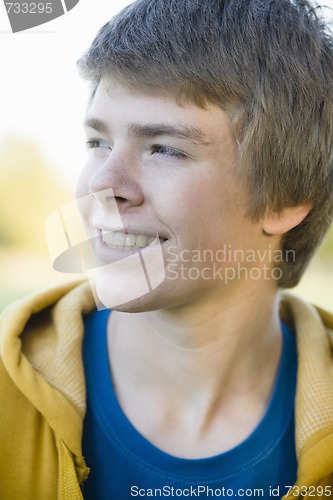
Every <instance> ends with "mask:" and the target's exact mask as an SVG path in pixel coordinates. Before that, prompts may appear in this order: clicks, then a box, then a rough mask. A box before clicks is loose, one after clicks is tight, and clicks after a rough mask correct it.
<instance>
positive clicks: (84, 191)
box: [75, 166, 92, 199]
mask: <svg viewBox="0 0 333 500" xmlns="http://www.w3.org/2000/svg"><path fill="white" fill-rule="evenodd" d="M91 175H92V173H91V169H89V168H88V167H87V166H85V167H84V168H83V170H82V172H81V174H80V176H79V178H78V180H77V183H76V188H75V198H76V199H78V198H82V197H83V196H87V195H88V194H89V181H90V178H91Z"/></svg>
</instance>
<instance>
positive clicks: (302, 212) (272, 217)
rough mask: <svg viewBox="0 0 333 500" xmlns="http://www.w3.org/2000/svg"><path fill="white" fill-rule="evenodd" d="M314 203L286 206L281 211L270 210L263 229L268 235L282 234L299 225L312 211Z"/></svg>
mask: <svg viewBox="0 0 333 500" xmlns="http://www.w3.org/2000/svg"><path fill="white" fill-rule="evenodd" d="M311 209H312V205H310V204H307V205H299V206H297V207H288V208H284V209H283V210H282V211H281V212H269V213H268V214H267V215H266V216H265V217H264V219H263V223H262V229H263V232H264V233H265V234H267V235H279V234H280V235H281V234H284V233H287V232H288V231H290V230H291V229H293V228H294V227H296V226H298V225H299V224H300V223H301V222H302V221H303V220H304V219H305V217H306V216H307V215H308V214H309V213H310V211H311Z"/></svg>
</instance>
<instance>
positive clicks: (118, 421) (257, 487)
mask: <svg viewBox="0 0 333 500" xmlns="http://www.w3.org/2000/svg"><path fill="white" fill-rule="evenodd" d="M109 313H110V311H108V310H103V311H94V312H93V313H92V314H90V316H88V317H87V318H86V321H85V335H84V343H83V358H84V367H85V376H86V385H87V413H86V417H85V420H84V429H83V455H84V457H85V459H86V463H87V466H88V467H90V468H91V472H90V475H89V478H88V480H87V481H86V483H85V484H84V485H83V495H84V498H85V500H111V499H114V500H123V499H124V500H126V499H132V498H135V497H137V498H149V497H150V498H164V497H180V498H182V497H183V498H184V497H189V498H193V497H194V498H195V497H199V498H217V497H220V498H221V497H222V498H223V497H233V498H241V497H243V498H244V496H245V497H246V496H252V497H253V496H254V497H259V498H267V499H271V498H274V497H275V498H281V497H282V495H283V494H285V493H286V492H287V486H291V485H293V484H294V482H295V480H296V471H297V462H296V454H295V442H294V400H295V390H296V367H297V354H296V345H295V336H294V334H293V333H292V332H291V331H290V330H289V329H288V328H287V327H286V326H285V325H283V349H282V355H281V360H280V364H279V369H278V374H277V377H276V381H275V386H274V390H273V393H272V396H271V401H270V404H269V406H268V408H267V410H266V412H265V415H264V416H263V418H262V420H261V421H260V423H259V424H258V426H257V428H256V429H255V430H254V431H253V432H252V434H251V435H250V436H249V437H248V438H247V439H245V441H243V442H242V443H240V444H239V445H238V446H236V447H235V448H233V449H231V450H230V451H227V452H225V453H222V454H220V455H217V456H213V457H211V458H203V459H183V458H177V457H174V456H171V455H169V454H167V453H165V452H163V451H161V450H160V449H158V448H157V447H155V446H154V445H152V444H151V443H150V442H149V441H147V440H146V439H145V438H144V437H143V436H142V435H141V434H139V432H138V431H137V430H136V429H135V428H134V427H133V426H132V424H131V423H130V422H129V421H128V419H127V418H126V416H125V414H124V413H123V411H122V409H121V407H120V406H119V404H118V401H117V398H116V395H115V392H114V390H113V385H112V380H111V372H110V367H109V361H108V353H107V336H106V324H107V319H108V315H109ZM244 411H246V408H244Z"/></svg>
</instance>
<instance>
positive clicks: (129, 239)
mask: <svg viewBox="0 0 333 500" xmlns="http://www.w3.org/2000/svg"><path fill="white" fill-rule="evenodd" d="M135 242H136V237H135V236H134V234H127V235H126V239H125V246H127V247H134V246H135Z"/></svg>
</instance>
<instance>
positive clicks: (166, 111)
mask: <svg viewBox="0 0 333 500" xmlns="http://www.w3.org/2000/svg"><path fill="white" fill-rule="evenodd" d="M86 123H87V126H86V133H87V141H88V156H89V158H88V161H87V164H86V166H85V168H84V170H83V172H82V175H81V178H80V180H79V183H78V188H77V196H78V197H79V198H80V197H83V196H86V195H88V194H89V193H92V195H93V197H94V199H95V200H98V203H92V204H89V205H88V206H87V207H86V208H85V209H83V210H82V217H83V221H84V223H85V227H86V231H87V232H88V234H89V236H91V237H96V239H97V241H98V240H99V243H98V244H96V245H95V251H96V254H97V256H98V260H99V261H102V262H104V263H105V262H114V261H117V260H118V259H121V258H125V257H128V256H129V255H130V254H129V253H128V252H126V251H121V250H112V249H110V248H107V247H105V245H103V242H101V226H103V227H104V228H107V229H110V230H112V229H115V225H113V224H112V221H114V220H115V218H114V213H113V210H114V206H115V202H116V206H117V208H118V211H119V214H120V217H121V221H122V227H123V228H124V229H125V230H127V231H128V232H135V233H136V234H147V235H156V234H157V233H158V234H159V236H161V237H163V240H162V241H163V243H162V244H161V249H162V252H163V256H164V262H165V273H166V275H165V279H164V280H163V282H162V283H161V284H160V285H159V286H158V287H157V288H155V289H153V290H152V291H150V292H149V293H146V294H144V295H143V296H139V297H137V298H135V299H134V300H129V301H127V302H126V301H125V302H124V303H122V304H118V305H116V306H114V307H112V309H113V311H112V314H111V315H110V320H109V323H108V349H109V359H110V366H111V371H112V377H113V382H114V386H115V391H116V394H117V397H118V400H119V403H120V405H121V407H122V409H123V411H124V413H125V414H126V416H127V417H128V419H129V420H130V421H131V422H132V424H133V425H134V426H135V427H136V429H137V430H138V431H139V432H140V433H141V434H142V435H144V436H145V437H146V438H147V439H148V440H149V441H150V442H151V443H153V444H154V445H155V446H157V447H159V448H160V449H162V450H164V451H166V452H168V453H170V454H172V455H175V456H179V457H184V458H199V457H201V458H202V457H208V456H212V455H215V454H218V453H221V452H224V451H226V450H228V449H231V448H232V447H234V446H235V445H237V444H239V443H240V442H241V441H242V440H244V439H245V438H246V437H247V436H248V435H249V434H250V433H251V431H253V429H254V428H255V427H256V425H257V424H258V423H259V421H260V419H261V418H262V416H263V414H264V412H265V409H266V408H267V404H268V401H269V398H270V396H271V393H272V388H273V386H274V380H275V376H276V372H277V368H278V363H279V358H280V354H281V338H282V337H281V327H280V321H279V316H278V288H277V282H276V280H274V279H267V273H266V278H264V276H261V278H260V279H255V280H251V279H249V278H248V276H245V272H244V271H243V273H242V274H241V275H240V276H238V277H236V278H235V279H233V280H230V281H229V282H228V283H226V282H225V280H223V279H204V278H202V277H201V278H199V279H195V280H194V279H184V277H182V276H181V274H180V269H181V268H180V266H183V268H185V271H186V272H188V271H189V268H191V267H193V262H183V260H182V259H181V256H182V252H183V251H184V250H186V251H187V252H191V251H193V250H197V251H198V250H199V251H200V252H203V251H204V250H207V249H210V250H212V251H213V255H215V253H216V251H217V250H218V249H220V248H221V247H223V245H224V244H225V245H231V248H232V249H235V250H236V249H243V250H244V251H247V250H253V249H255V250H256V251H258V252H262V253H261V255H266V254H264V253H263V252H265V250H266V251H267V250H268V249H269V248H270V249H273V250H274V249H278V248H279V245H280V238H281V234H283V232H285V231H286V230H289V229H290V228H291V227H293V225H296V224H297V223H298V220H299V219H300V218H301V217H303V211H302V210H301V209H300V210H298V212H297V213H299V214H300V215H299V217H295V211H290V212H288V211H286V212H285V213H283V214H282V215H280V216H278V217H277V216H276V214H267V216H266V217H265V218H263V219H262V220H260V221H253V220H250V219H249V218H248V217H247V206H248V202H249V193H248V192H247V190H246V188H245V187H244V186H242V185H241V184H240V182H239V180H238V176H237V173H238V168H239V159H238V156H237V149H236V145H235V141H234V139H233V137H232V135H231V132H230V124H229V119H228V117H227V116H226V114H225V113H224V112H223V111H222V110H221V109H220V108H219V107H217V106H215V105H210V104H207V106H206V107H205V108H199V107H197V106H195V105H194V104H191V103H184V102H183V103H179V102H177V101H176V100H175V99H174V97H173V96H171V95H160V94H156V95H151V94H149V95H148V94H144V93H142V92H139V91H134V90H133V89H132V90H131V89H129V88H127V87H126V86H124V85H120V84H119V83H116V82H114V81H112V80H111V79H105V80H103V81H102V82H101V83H100V85H99V87H98V89H97V92H96V94H95V96H94V98H93V100H92V102H91V105H90V107H89V109H88V111H87V116H86ZM180 128H181V131H182V133H181V134H180ZM152 130H153V131H154V133H152ZM143 131H144V132H143ZM184 131H185V132H186V133H184ZM109 188H112V190H113V194H114V196H115V198H112V197H111V196H107V195H106V194H105V193H108V191H105V190H107V189H109ZM99 193H102V194H99ZM112 207H113V208H112ZM124 229H123V230H124ZM264 231H265V232H266V233H267V232H270V234H271V235H272V236H271V237H270V238H267V235H265V234H264ZM164 239H166V241H164ZM171 247H172V248H173V253H172V258H171V256H170V248H171ZM147 251H148V252H149V251H150V250H149V249H148V250H147ZM147 255H148V254H147ZM175 255H176V257H175ZM187 255H188V254H187ZM175 260H176V262H174V261H175ZM171 261H172V263H173V269H174V270H175V269H176V271H177V279H174V274H173V275H171V273H170V263H171ZM214 264H215V265H218V267H221V266H222V267H224V268H225V267H228V268H231V269H234V270H235V271H236V270H237V265H238V262H237V259H236V260H235V259H231V260H229V261H226V262H222V263H221V262H217V261H215V262H209V263H207V262H205V263H202V262H201V263H200V262H199V263H196V264H195V266H196V268H198V269H199V271H202V269H203V267H206V268H207V267H208V271H207V272H206V275H205V276H206V277H207V276H212V274H209V273H211V272H212V270H213V267H214ZM241 265H242V267H245V268H246V269H247V271H248V272H250V270H251V268H253V267H258V266H259V267H260V268H262V267H263V266H264V265H266V266H267V269H269V270H270V269H271V268H273V267H274V262H271V261H270V260H269V259H268V257H267V258H265V259H264V260H263V262H260V263H258V262H256V263H253V262H251V263H249V262H241ZM207 273H208V274H207ZM126 274H128V276H126ZM200 276H201V274H200ZM236 276H237V274H236ZM171 277H172V279H171ZM131 280H132V281H131ZM134 281H135V280H134V279H133V276H131V274H130V270H128V272H127V271H125V272H123V273H119V274H117V275H116V276H115V275H114V274H112V273H111V272H110V271H109V269H108V266H104V268H101V271H100V272H99V273H98V275H97V283H96V287H97V293H98V294H99V296H100V299H101V300H102V301H103V302H104V303H105V304H108V300H109V299H110V300H111V298H110V297H113V295H112V294H113V290H114V289H118V290H119V289H121V290H123V291H124V293H126V290H127V289H128V288H129V287H130V285H131V283H132V284H133V286H134ZM112 300H113V299H112ZM244 408H246V412H244Z"/></svg>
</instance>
